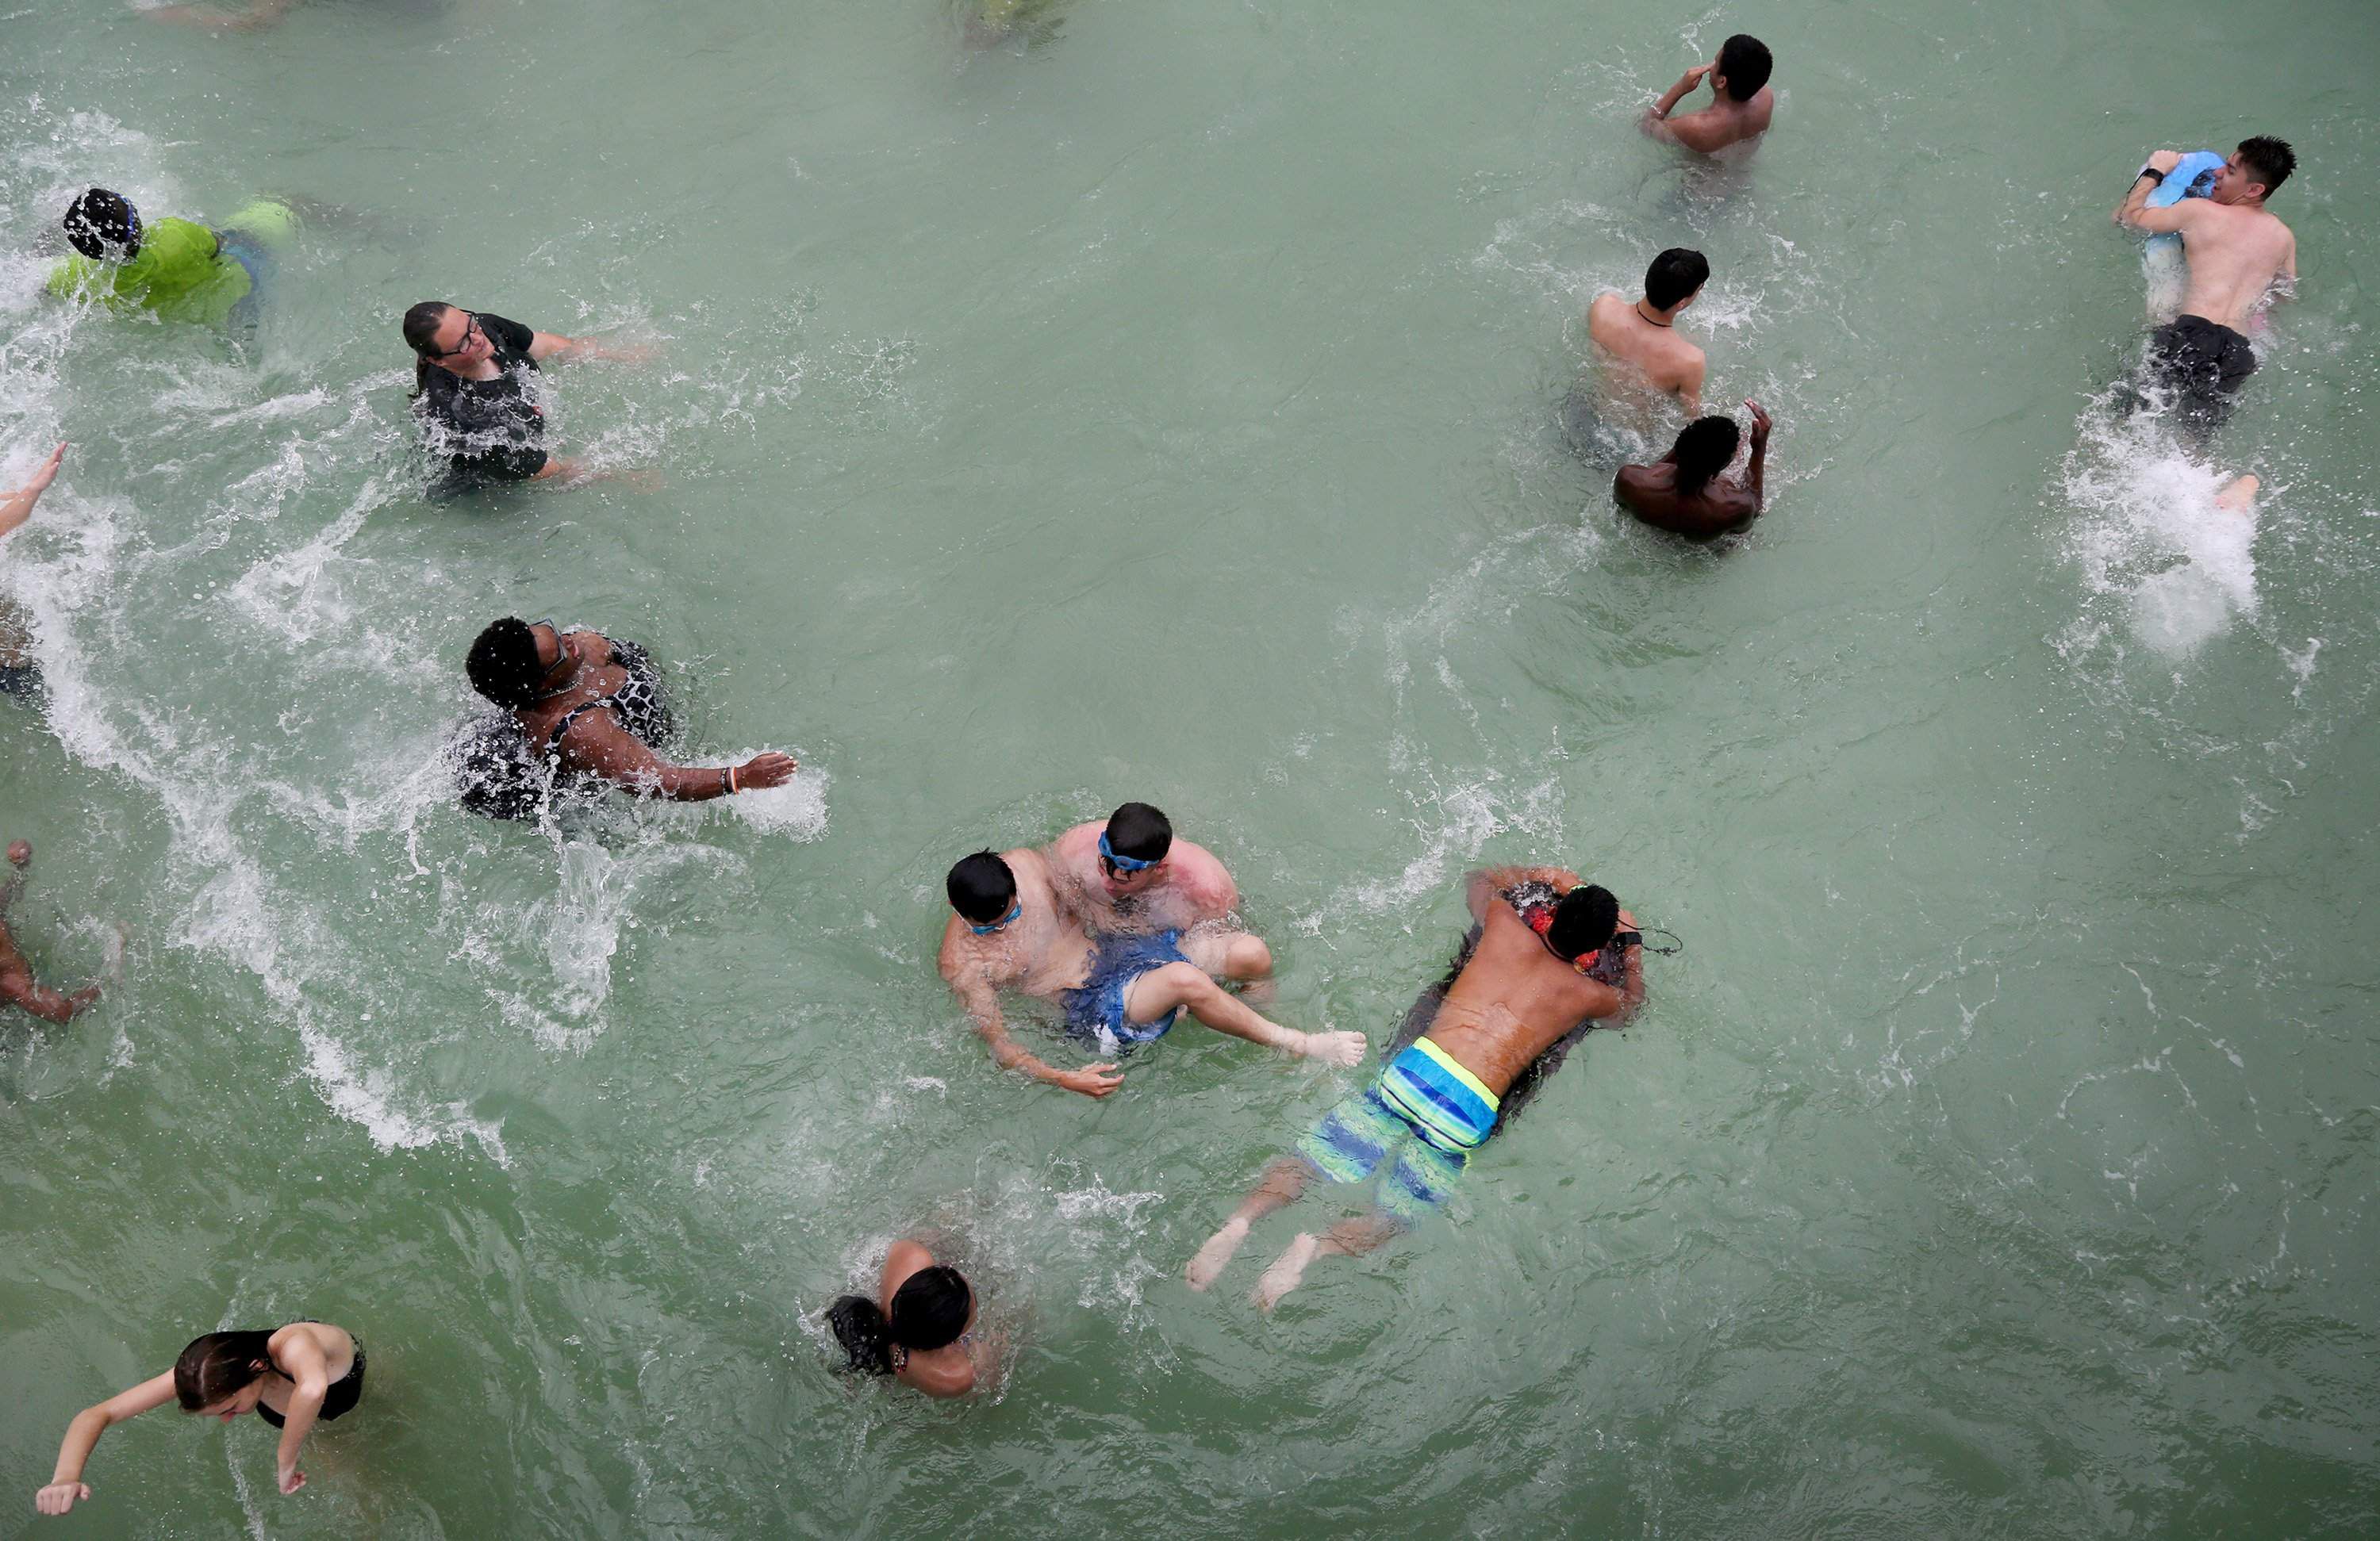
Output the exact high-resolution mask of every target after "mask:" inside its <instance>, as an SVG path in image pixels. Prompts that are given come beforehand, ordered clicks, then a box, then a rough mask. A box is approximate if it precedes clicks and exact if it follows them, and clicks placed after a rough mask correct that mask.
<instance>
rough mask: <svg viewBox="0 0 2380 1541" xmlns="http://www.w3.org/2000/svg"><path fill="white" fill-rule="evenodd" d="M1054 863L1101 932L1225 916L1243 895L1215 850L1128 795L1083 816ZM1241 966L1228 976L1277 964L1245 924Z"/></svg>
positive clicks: (1060, 841) (1054, 844)
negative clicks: (1103, 814)
mask: <svg viewBox="0 0 2380 1541" xmlns="http://www.w3.org/2000/svg"><path fill="white" fill-rule="evenodd" d="M1049 855H1050V868H1051V869H1052V870H1053V871H1054V872H1056V874H1057V876H1058V880H1059V881H1060V882H1061V883H1062V884H1063V885H1064V886H1065V888H1066V890H1067V892H1068V895H1069V897H1070V900H1071V902H1072V903H1073V904H1074V907H1075V909H1076V910H1078V911H1080V912H1081V914H1082V916H1083V918H1084V919H1085V921H1086V922H1087V924H1088V925H1089V927H1090V928H1091V929H1092V930H1093V931H1095V932H1099V933H1102V934H1104V933H1107V932H1148V931H1157V930H1172V931H1187V930H1189V929H1190V928H1193V927H1195V926H1200V925H1208V924H1213V923H1217V922H1220V921H1222V920H1223V919H1224V918H1225V917H1226V916H1229V915H1230V914H1231V913H1232V909H1233V906H1234V905H1236V904H1239V902H1240V890H1239V885H1238V884H1236V883H1234V882H1233V881H1232V875H1231V873H1230V872H1228V871H1226V870H1225V869H1224V868H1223V864H1222V863H1221V862H1220V861H1218V860H1216V859H1215V855H1214V853H1213V852H1211V851H1208V849H1207V848H1206V847H1204V846H1202V845H1194V844H1192V843H1190V842H1189V841H1186V840H1175V839H1174V838H1173V825H1172V821H1171V820H1169V819H1167V818H1166V817H1165V815H1164V814H1162V813H1160V812H1159V811H1158V810H1157V809H1155V808H1153V807H1149V806H1148V805H1147V803H1126V804H1124V805H1123V807H1119V808H1117V809H1116V810H1115V811H1114V812H1113V813H1111V814H1110V815H1108V816H1107V818H1106V819H1105V820H1100V819H1093V820H1091V821H1090V822H1089V823H1087V824H1077V825H1075V827H1074V828H1073V829H1071V830H1068V831H1066V832H1065V833H1064V834H1062V835H1060V836H1059V837H1058V838H1057V839H1056V840H1054V841H1051V842H1050V852H1049ZM1234 934H1235V935H1239V936H1242V937H1245V940H1246V941H1247V942H1248V943H1252V944H1253V945H1251V946H1245V947H1244V948H1242V949H1241V951H1240V952H1239V953H1238V954H1237V958H1236V961H1237V963H1238V964H1239V965H1240V966H1239V968H1238V969H1236V970H1235V971H1233V972H1232V973H1231V974H1230V975H1229V976H1228V977H1232V978H1234V979H1257V978H1262V977H1264V976H1266V975H1268V974H1269V973H1271V972H1272V954H1271V953H1269V952H1267V951H1265V950H1264V943H1263V942H1261V941H1257V939H1256V938H1254V937H1250V936H1246V933H1245V932H1239V933H1234Z"/></svg>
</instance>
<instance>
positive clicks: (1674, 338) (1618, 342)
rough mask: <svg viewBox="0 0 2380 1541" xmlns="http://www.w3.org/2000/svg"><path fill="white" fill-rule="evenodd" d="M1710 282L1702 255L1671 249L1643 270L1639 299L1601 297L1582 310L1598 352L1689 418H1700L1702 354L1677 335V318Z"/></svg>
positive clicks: (1683, 249) (1706, 265)
mask: <svg viewBox="0 0 2380 1541" xmlns="http://www.w3.org/2000/svg"><path fill="white" fill-rule="evenodd" d="M1709 277H1710V263H1709V262H1708V261H1705V260H1704V257H1703V254H1702V253H1701V252H1699V251H1690V250H1688V249H1686V248H1684V247H1682V246H1673V247H1671V248H1670V249H1669V250H1667V251H1664V252H1663V253H1661V254H1660V255H1659V256H1658V257H1656V258H1654V259H1653V265H1652V266H1651V267H1648V268H1646V269H1645V295H1644V297H1643V298H1641V299H1638V300H1637V301H1635V302H1634V303H1633V304H1631V303H1630V302H1628V301H1627V300H1624V299H1622V298H1621V297H1620V296H1619V295H1617V294H1603V295H1597V296H1596V297H1595V303H1594V304H1592V305H1590V306H1588V307H1587V308H1586V333H1587V335H1588V336H1590V337H1593V338H1594V339H1595V343H1596V346H1597V347H1600V348H1601V349H1603V351H1604V352H1605V353H1606V354H1608V355H1609V356H1610V357H1611V358H1612V359H1613V360H1614V361H1615V362H1616V363H1618V364H1620V365H1621V366H1623V367H1624V368H1626V369H1628V370H1633V372H1634V373H1635V374H1636V375H1637V376H1638V377H1640V378H1641V379H1642V380H1643V381H1644V382H1645V384H1647V385H1649V386H1651V387H1652V388H1653V389H1654V390H1655V391H1658V392H1660V393H1662V394H1666V395H1671V396H1675V397H1676V398H1677V399H1678V404H1679V405H1680V406H1683V407H1684V408H1685V409H1686V416H1687V417H1689V418H1699V417H1701V416H1702V413H1703V350H1702V349H1700V348H1698V347H1696V346H1694V344H1692V343H1690V342H1688V341H1686V339H1685V336H1684V334H1682V333H1680V332H1679V331H1677V330H1676V327H1677V321H1678V312H1679V311H1681V310H1682V309H1685V308H1686V307H1687V306H1689V305H1692V304H1693V303H1694V297H1695V296H1696V295H1699V294H1701V293H1702V292H1703V285H1704V283H1705V282H1706V280H1707V279H1709Z"/></svg>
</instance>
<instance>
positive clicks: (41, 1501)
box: [33, 1482, 91, 1514]
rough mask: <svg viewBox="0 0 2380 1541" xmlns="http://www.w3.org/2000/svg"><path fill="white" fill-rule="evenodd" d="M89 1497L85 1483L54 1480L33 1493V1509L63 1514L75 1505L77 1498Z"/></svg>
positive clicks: (46, 1512) (88, 1489)
mask: <svg viewBox="0 0 2380 1541" xmlns="http://www.w3.org/2000/svg"><path fill="white" fill-rule="evenodd" d="M89 1497H91V1487H90V1485H89V1484H87V1483H80V1482H54V1483H52V1484H50V1485H49V1486H47V1487H44V1488H42V1490H41V1491H40V1492H38V1493H36V1494H34V1495H33V1511H34V1512H35V1513H39V1514H63V1513H65V1512H66V1511H67V1510H69V1509H72V1508H73V1507H74V1506H75V1500H76V1499H87V1498H89Z"/></svg>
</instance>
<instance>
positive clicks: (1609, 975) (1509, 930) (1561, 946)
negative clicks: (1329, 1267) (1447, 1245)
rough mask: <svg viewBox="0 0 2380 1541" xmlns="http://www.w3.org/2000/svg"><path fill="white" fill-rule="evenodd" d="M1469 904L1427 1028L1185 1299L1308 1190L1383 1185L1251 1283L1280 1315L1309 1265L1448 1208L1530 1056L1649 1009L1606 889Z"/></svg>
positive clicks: (1483, 889)
mask: <svg viewBox="0 0 2380 1541" xmlns="http://www.w3.org/2000/svg"><path fill="white" fill-rule="evenodd" d="M1466 897H1467V898H1468V900H1469V903H1470V906H1471V914H1472V916H1473V918H1475V920H1477V921H1478V922H1479V940H1478V941H1477V943H1476V945H1475V947H1474V948H1473V949H1472V952H1471V954H1470V956H1469V957H1468V959H1467V960H1465V961H1464V963H1463V967H1462V972H1461V973H1459V974H1458V975H1457V976H1456V977H1455V979H1454V982H1453V983H1452V984H1451V986H1450V987H1449V988H1448V989H1447V991H1446V996H1445V999H1444V1001H1442V1002H1441V1003H1440V1004H1439V1007H1438V1010H1437V1013H1436V1015H1435V1016H1434V1017H1432V1018H1431V1020H1430V1023H1429V1025H1428V1028H1427V1031H1426V1032H1425V1033H1424V1034H1423V1036H1422V1037H1419V1038H1417V1039H1415V1042H1414V1043H1413V1045H1412V1046H1411V1047H1410V1048H1407V1049H1405V1050H1403V1051H1402V1052H1400V1053H1398V1054H1396V1055H1395V1056H1394V1057H1393V1058H1391V1059H1390V1060H1389V1062H1387V1063H1386V1064H1384V1065H1382V1066H1381V1067H1380V1071H1379V1074H1378V1075H1377V1076H1375V1077H1374V1078H1373V1079H1372V1081H1371V1082H1370V1083H1369V1084H1368V1085H1367V1086H1365V1087H1364V1088H1363V1089H1362V1090H1360V1091H1358V1092H1356V1093H1355V1094H1354V1096H1352V1097H1349V1098H1347V1099H1346V1100H1344V1101H1343V1102H1341V1103H1340V1104H1339V1105H1338V1106H1337V1107H1335V1108H1333V1109H1331V1110H1330V1111H1329V1112H1328V1113H1326V1114H1324V1115H1323V1117H1322V1120H1321V1122H1318V1123H1317V1124H1316V1125H1315V1126H1314V1127H1313V1128H1312V1129H1310V1130H1308V1131H1307V1132H1306V1134H1305V1137H1304V1138H1302V1139H1300V1140H1299V1141H1298V1142H1297V1146H1296V1153H1295V1154H1294V1155H1291V1156H1285V1157H1282V1158H1281V1159H1278V1160H1276V1161H1275V1162H1273V1164H1272V1165H1271V1166H1270V1167H1269V1168H1268V1169H1267V1170H1266V1171H1265V1175H1264V1178H1263V1180H1262V1181H1261V1182H1259V1183H1257V1186H1256V1189H1255V1191H1253V1192H1252V1193H1250V1194H1249V1195H1248V1196H1247V1197H1246V1198H1245V1200H1244V1201H1242V1203H1241V1205H1240V1207H1239V1208H1238V1209H1236V1210H1235V1211H1233V1215H1232V1218H1231V1219H1228V1220H1226V1221H1225V1222H1224V1224H1223V1228H1222V1229H1221V1230H1220V1231H1218V1232H1215V1234H1214V1235H1213V1236H1211V1237H1209V1238H1208V1241H1207V1244H1206V1245H1204V1246H1202V1247H1200V1248H1199V1249H1198V1255H1197V1256H1196V1257H1195V1258H1193V1259H1192V1260H1191V1262H1190V1266H1189V1268H1188V1270H1187V1274H1188V1278H1189V1281H1190V1286H1191V1288H1192V1289H1196V1290H1204V1289H1207V1288H1208V1287H1209V1286H1210V1285H1212V1284H1213V1283H1214V1282H1215V1280H1217V1279H1218V1278H1220V1276H1221V1274H1222V1271H1223V1269H1224V1268H1225V1267H1226V1266H1227V1265H1228V1264H1229V1263H1230V1262H1231V1260H1232V1256H1233V1254H1234V1253H1236V1252H1237V1251H1238V1250H1239V1248H1240V1244H1242V1243H1243V1242H1245V1241H1246V1240H1247V1236H1248V1229H1249V1227H1250V1226H1252V1225H1254V1224H1255V1223H1256V1222H1257V1220H1258V1219H1262V1218H1264V1217H1265V1216H1266V1215H1269V1214H1270V1213H1271V1212H1272V1211H1274V1210H1275V1209H1279V1208H1281V1207H1285V1206H1287V1205H1290V1204H1293V1203H1295V1202H1296V1201H1297V1200H1298V1198H1299V1197H1300V1196H1301V1195H1303V1194H1304V1193H1305V1188H1306V1185H1307V1183H1310V1182H1312V1181H1313V1180H1314V1179H1315V1178H1316V1177H1320V1178H1322V1179H1324V1180H1325V1181H1327V1182H1330V1183H1362V1182H1366V1181H1368V1180H1371V1179H1373V1178H1374V1177H1375V1176H1376V1175H1377V1177H1378V1186H1377V1188H1376V1190H1375V1205H1376V1208H1375V1211H1374V1213H1372V1214H1370V1215H1367V1216H1365V1217H1363V1218H1360V1219H1350V1220H1342V1221H1340V1222H1339V1223H1338V1224H1336V1225H1334V1226H1332V1227H1330V1230H1328V1231H1326V1232H1323V1233H1322V1234H1320V1235H1315V1234H1313V1233H1312V1232H1306V1233H1303V1234H1301V1235H1299V1236H1298V1237H1297V1238H1296V1239H1295V1240H1293V1241H1292V1242H1291V1243H1290V1244H1289V1247H1288V1249H1287V1250H1286V1251H1284V1252H1283V1253H1282V1254H1281V1256H1280V1257H1279V1258H1278V1259H1276V1260H1275V1261H1274V1263H1273V1265H1272V1266H1271V1267H1270V1268H1267V1269H1266V1270H1265V1273H1264V1277H1263V1278H1262V1279H1260V1280H1257V1288H1256V1295H1255V1299H1256V1302H1257V1304H1258V1305H1260V1306H1262V1307H1264V1308H1265V1309H1266V1310H1270V1309H1272V1307H1273V1306H1275V1305H1276V1304H1280V1302H1281V1297H1282V1296H1284V1295H1286V1294H1288V1293H1289V1292H1291V1291H1292V1290H1293V1289H1295V1288H1297V1286H1298V1283H1299V1281H1300V1280H1303V1279H1304V1278H1305V1269H1306V1267H1307V1265H1309V1264H1310V1263H1312V1262H1313V1261H1314V1259H1316V1258H1317V1257H1323V1256H1356V1255H1359V1254H1362V1253H1366V1252H1369V1251H1371V1250H1372V1249H1373V1248H1375V1247H1378V1246H1379V1245H1381V1244H1383V1243H1385V1242H1387V1241H1389V1240H1390V1238H1391V1237H1394V1236H1396V1235H1397V1234H1399V1233H1400V1232H1403V1231H1404V1230H1406V1229H1407V1228H1409V1227H1410V1226H1412V1225H1413V1224H1414V1223H1415V1221H1417V1220H1418V1219H1421V1218H1423V1217H1424V1216H1425V1215H1427V1213H1429V1212H1430V1211H1431V1210H1433V1209H1435V1208H1436V1207H1438V1206H1439V1204H1440V1203H1442V1202H1443V1201H1444V1200H1445V1198H1446V1195H1447V1194H1448V1192H1449V1190H1451V1188H1452V1186H1453V1184H1454V1180H1455V1179H1456V1178H1457V1177H1459V1176H1461V1175H1462V1173H1463V1167H1464V1166H1465V1164H1466V1163H1467V1162H1468V1161H1469V1159H1470V1157H1471V1153H1472V1152H1473V1151H1475V1150H1476V1149H1478V1148H1479V1147H1480V1146H1481V1145H1483V1144H1485V1143H1486V1141H1487V1139H1488V1135H1490V1134H1492V1133H1493V1132H1494V1131H1495V1128H1496V1122H1497V1118H1498V1115H1499V1111H1500V1101H1501V1098H1503V1097H1504V1095H1505V1093H1506V1092H1507V1091H1509V1090H1510V1089H1511V1088H1512V1083H1513V1081H1514V1080H1515V1079H1516V1078H1517V1077H1518V1076H1520V1074H1522V1073H1523V1072H1524V1071H1525V1070H1526V1069H1527V1068H1528V1067H1529V1066H1530V1065H1531V1064H1533V1063H1535V1062H1536V1060H1537V1057H1538V1056H1539V1055H1541V1054H1543V1053H1545V1052H1546V1050H1548V1049H1550V1048H1552V1047H1553V1046H1554V1045H1555V1044H1556V1043H1557V1042H1559V1041H1560V1039H1562V1038H1563V1037H1567V1036H1569V1035H1570V1034H1571V1033H1573V1032H1575V1031H1577V1030H1578V1028H1579V1026H1580V1025H1581V1024H1582V1023H1585V1022H1588V1021H1595V1022H1599V1023H1602V1024H1604V1025H1610V1026H1618V1025H1621V1024H1623V1023H1625V1022H1626V1021H1627V1020H1628V1018H1629V1017H1630V1016H1632V1015H1633V1014H1634V1013H1635V1011H1636V1009H1637V1007H1638V1006H1640V1005H1642V1004H1643V1003H1644V1000H1645V976H1644V971H1643V967H1642V963H1641V953H1640V948H1641V944H1642V942H1643V938H1642V937H1641V936H1639V935H1638V934H1637V933H1636V930H1635V926H1636V920H1635V917H1634V916H1632V915H1630V914H1629V913H1628V912H1627V911H1626V910H1623V909H1621V908H1620V906H1619V903H1618V902H1617V901H1616V900H1614V899H1613V898H1612V896H1611V894H1610V893H1609V892H1608V891H1606V890H1604V889H1601V888H1595V887H1589V886H1585V885H1583V884H1582V883H1581V882H1580V880H1579V877H1578V874H1576V873H1575V872H1570V871H1566V870H1564V869H1562V868H1496V869H1491V870H1488V871H1485V872H1475V873H1473V874H1472V875H1471V878H1470V880H1469V882H1468V885H1467V895H1466ZM1622 926H1625V927H1626V928H1627V929H1626V930H1621V929H1620V928H1621V927H1622Z"/></svg>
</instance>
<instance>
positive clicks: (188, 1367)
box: [174, 1332, 273, 1413]
mask: <svg viewBox="0 0 2380 1541" xmlns="http://www.w3.org/2000/svg"><path fill="white" fill-rule="evenodd" d="M271 1341H273V1334H272V1333H270V1332H210V1333H208V1334H207V1335H206V1336H205V1337H203V1338H193V1339H191V1340H190V1345H189V1347H188V1348H186V1349H184V1350H183V1351H182V1356H181V1357H180V1358H179V1359H176V1360H175V1361H174V1395H175V1396H176V1398H177V1399H179V1401H181V1404H182V1411H183V1412H185V1413H196V1412H197V1411H199V1409H200V1408H202V1407H212V1406H213V1405H214V1404H215V1403H216V1402H219V1401H223V1400H224V1399H225V1397H227V1396H230V1395H231V1394H232V1393H233V1392H235V1391H237V1390H238V1389H240V1388H242V1387H244V1386H246V1385H248V1384H249V1383H250V1382H251V1381H254V1380H257V1379H260V1378H261V1377H262V1376H263V1375H264V1371H263V1370H260V1369H258V1368H257V1367H256V1365H257V1362H258V1361H259V1360H261V1361H263V1362H264V1364H265V1365H267V1366H270V1365H272V1363H273V1355H272V1354H271V1353H269V1352H267V1350H266V1348H265V1344H267V1343H269V1342H271Z"/></svg>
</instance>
